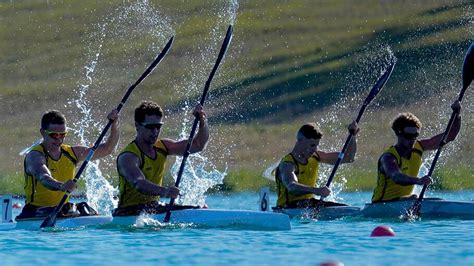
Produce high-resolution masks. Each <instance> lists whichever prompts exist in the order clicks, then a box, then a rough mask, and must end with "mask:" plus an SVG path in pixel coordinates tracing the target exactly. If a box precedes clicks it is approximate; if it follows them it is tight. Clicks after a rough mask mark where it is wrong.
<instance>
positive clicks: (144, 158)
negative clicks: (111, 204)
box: [117, 140, 168, 208]
mask: <svg viewBox="0 0 474 266" xmlns="http://www.w3.org/2000/svg"><path fill="white" fill-rule="evenodd" d="M153 148H154V149H155V152H156V153H155V154H156V156H155V158H151V157H149V156H148V155H146V154H145V153H144V152H143V151H142V150H140V148H139V147H138V145H137V144H136V142H135V141H133V142H131V143H130V144H128V145H127V147H125V149H124V150H123V151H122V152H121V153H120V154H119V156H120V155H122V154H125V153H132V154H134V155H135V156H137V157H138V159H139V160H140V170H141V171H142V172H143V175H144V176H145V178H146V180H148V181H150V182H152V183H154V184H156V185H158V186H161V185H162V182H163V176H164V174H165V168H166V157H167V156H168V149H167V148H166V146H165V145H164V144H163V142H162V141H161V140H157V141H156V143H155V144H154V145H153ZM117 170H118V169H117ZM159 200H160V197H159V196H152V195H144V194H142V193H140V192H139V191H138V190H137V189H136V188H135V187H134V186H133V184H130V183H129V182H128V181H127V179H126V178H125V177H124V176H122V175H120V172H119V204H118V207H119V208H123V207H129V206H134V205H139V204H145V203H148V202H151V201H159Z"/></svg>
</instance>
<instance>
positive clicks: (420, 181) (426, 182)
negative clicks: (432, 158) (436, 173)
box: [417, 175, 433, 186]
mask: <svg viewBox="0 0 474 266" xmlns="http://www.w3.org/2000/svg"><path fill="white" fill-rule="evenodd" d="M432 182H433V179H431V177H430V176H429V175H425V176H424V177H422V178H419V179H418V183H417V184H418V185H424V186H427V185H429V184H431V183H432Z"/></svg>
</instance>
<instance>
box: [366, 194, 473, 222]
mask: <svg viewBox="0 0 474 266" xmlns="http://www.w3.org/2000/svg"><path fill="white" fill-rule="evenodd" d="M414 202H415V200H400V201H390V202H380V203H368V204H366V205H365V207H364V208H363V209H362V210H361V212H360V214H361V216H363V217H368V218H399V217H400V216H402V215H405V213H406V210H407V209H409V208H410V207H411V206H412V205H413V203H414ZM421 218H427V219H467V220H473V219H474V201H450V200H443V199H430V198H427V199H424V200H423V203H422V205H421Z"/></svg>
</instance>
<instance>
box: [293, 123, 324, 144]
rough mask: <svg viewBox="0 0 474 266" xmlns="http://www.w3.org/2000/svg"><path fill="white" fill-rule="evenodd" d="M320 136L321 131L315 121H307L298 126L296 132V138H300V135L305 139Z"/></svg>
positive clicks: (321, 134)
mask: <svg viewBox="0 0 474 266" xmlns="http://www.w3.org/2000/svg"><path fill="white" fill-rule="evenodd" d="M322 136H323V133H322V132H321V130H319V128H318V126H316V124H315V123H307V124H304V125H303V126H301V127H300V129H299V130H298V133H297V134H296V139H297V140H300V139H301V138H302V137H305V138H307V139H320V138H321V137H322Z"/></svg>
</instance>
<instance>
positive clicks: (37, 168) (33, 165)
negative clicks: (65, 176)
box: [26, 151, 76, 192]
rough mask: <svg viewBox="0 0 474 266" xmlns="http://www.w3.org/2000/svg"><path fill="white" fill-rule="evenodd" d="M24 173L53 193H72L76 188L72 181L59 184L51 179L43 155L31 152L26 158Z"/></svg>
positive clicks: (59, 182)
mask: <svg viewBox="0 0 474 266" xmlns="http://www.w3.org/2000/svg"><path fill="white" fill-rule="evenodd" d="M26 173H28V174H30V175H32V176H34V177H35V178H36V180H38V181H39V182H40V183H41V184H42V185H43V186H45V187H46V188H48V189H51V190H53V191H64V192H65V191H69V192H72V191H74V189H75V188H76V184H75V182H74V181H72V180H69V181H67V182H64V183H63V182H61V181H58V180H56V179H55V178H53V176H52V175H51V172H50V171H49V169H48V167H47V166H46V159H45V158H44V155H43V154H41V153H39V152H36V151H32V152H30V153H28V155H27V156H26Z"/></svg>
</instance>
